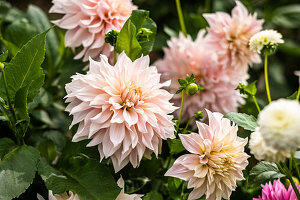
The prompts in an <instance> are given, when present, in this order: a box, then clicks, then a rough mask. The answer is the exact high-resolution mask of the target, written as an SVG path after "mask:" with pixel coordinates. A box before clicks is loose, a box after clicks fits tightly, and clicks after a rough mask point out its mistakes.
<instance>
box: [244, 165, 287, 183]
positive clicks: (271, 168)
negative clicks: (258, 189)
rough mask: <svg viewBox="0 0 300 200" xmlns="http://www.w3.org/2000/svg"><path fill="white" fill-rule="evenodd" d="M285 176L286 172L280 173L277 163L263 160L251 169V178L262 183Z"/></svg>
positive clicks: (253, 181)
mask: <svg viewBox="0 0 300 200" xmlns="http://www.w3.org/2000/svg"><path fill="white" fill-rule="evenodd" d="M284 176H285V175H284V174H282V173H280V171H279V169H278V167H277V165H276V164H275V163H269V162H266V161H261V162H259V163H258V164H257V165H256V166H254V167H253V168H252V169H251V171H250V177H249V180H250V181H251V182H252V183H258V184H260V183H265V182H266V181H269V180H273V179H278V178H282V177H284Z"/></svg>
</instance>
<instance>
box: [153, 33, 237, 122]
mask: <svg viewBox="0 0 300 200" xmlns="http://www.w3.org/2000/svg"><path fill="white" fill-rule="evenodd" d="M204 33H205V32H204V31H200V32H199V34H198V37H197V39H196V40H195V41H193V40H192V38H191V37H190V36H188V37H184V36H183V34H180V35H179V38H171V40H170V41H168V46H169V47H168V48H164V53H165V56H164V58H163V59H162V60H159V61H157V62H156V63H155V65H156V66H157V67H158V70H159V72H161V73H162V74H163V78H164V79H166V80H169V79H172V85H171V87H170V89H169V90H170V91H171V93H175V92H176V90H177V89H178V87H179V84H178V81H177V79H179V78H183V79H184V78H185V76H186V75H187V74H189V75H191V74H194V76H195V78H196V81H197V83H198V84H200V85H201V86H202V87H203V88H204V90H203V91H200V92H198V93H197V94H195V95H193V96H188V95H186V97H185V103H184V108H183V109H184V110H183V112H184V115H183V120H185V121H186V120H187V119H188V118H189V117H190V116H192V115H193V114H195V113H196V112H198V111H200V110H203V109H204V108H207V109H209V110H211V111H216V112H221V113H228V112H235V111H237V107H238V105H239V102H241V101H242V98H241V96H240V94H239V92H238V91H236V90H235V88H236V87H237V86H238V83H239V81H238V79H236V78H235V77H232V73H229V72H228V71H226V70H224V68H223V67H222V65H220V64H219V63H218V62H217V56H216V54H215V51H213V50H212V49H210V47H209V46H208V45H207V42H206V39H205V37H204ZM173 101H174V102H175V104H176V106H180V102H181V95H180V94H178V95H174V98H173Z"/></svg>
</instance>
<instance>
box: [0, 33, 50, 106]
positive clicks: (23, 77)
mask: <svg viewBox="0 0 300 200" xmlns="http://www.w3.org/2000/svg"><path fill="white" fill-rule="evenodd" d="M47 33H48V31H46V32H44V33H42V34H39V35H37V36H35V37H34V38H32V39H31V40H30V41H29V42H28V43H27V44H26V45H24V46H23V47H22V48H21V50H20V51H19V52H18V53H17V54H16V56H15V57H13V58H12V60H11V61H10V62H9V63H7V64H6V66H5V69H4V72H5V75H6V79H7V80H6V82H7V88H8V96H9V98H10V99H11V100H13V99H14V98H15V95H16V93H17V91H18V90H20V89H21V88H23V87H26V86H27V85H29V84H31V83H32V81H34V83H33V84H31V86H30V88H29V93H28V101H31V100H32V99H33V98H34V96H35V95H36V94H37V93H38V92H39V90H40V88H41V87H42V85H43V83H44V76H45V75H44V73H43V69H42V68H41V64H42V63H43V61H44V56H45V37H46V34H47ZM0 85H1V88H0V96H1V97H2V98H3V99H7V96H6V92H5V88H4V87H3V85H4V78H3V76H1V79H0Z"/></svg>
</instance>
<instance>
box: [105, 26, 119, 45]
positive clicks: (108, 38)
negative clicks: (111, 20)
mask: <svg viewBox="0 0 300 200" xmlns="http://www.w3.org/2000/svg"><path fill="white" fill-rule="evenodd" d="M119 33H120V32H119V31H117V30H111V31H109V32H108V33H106V35H105V42H106V43H109V44H110V45H111V46H113V47H115V46H116V43H117V39H118V36H119Z"/></svg>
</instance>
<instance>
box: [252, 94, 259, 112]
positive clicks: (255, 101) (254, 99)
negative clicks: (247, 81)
mask: <svg viewBox="0 0 300 200" xmlns="http://www.w3.org/2000/svg"><path fill="white" fill-rule="evenodd" d="M252 98H253V101H254V103H255V105H256V108H257V110H258V112H260V107H259V105H258V103H257V100H256V97H255V96H254V95H253V96H252Z"/></svg>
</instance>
